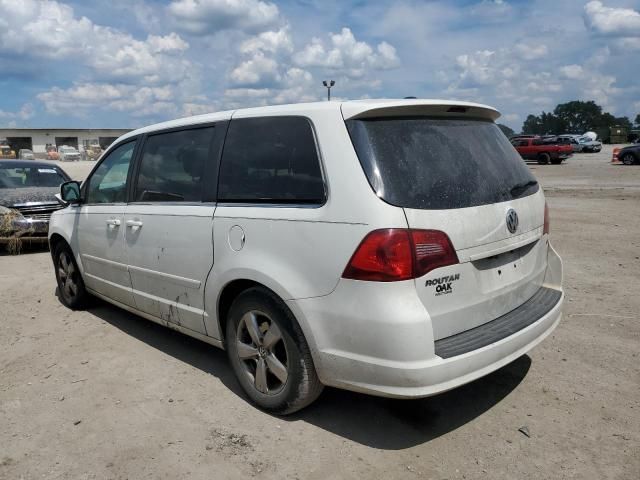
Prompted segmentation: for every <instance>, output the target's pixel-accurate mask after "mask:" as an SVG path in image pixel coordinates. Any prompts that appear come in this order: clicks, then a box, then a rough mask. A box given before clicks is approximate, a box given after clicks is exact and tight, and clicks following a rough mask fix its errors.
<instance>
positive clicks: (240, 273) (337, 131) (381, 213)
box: [206, 109, 407, 343]
mask: <svg viewBox="0 0 640 480" xmlns="http://www.w3.org/2000/svg"><path fill="white" fill-rule="evenodd" d="M243 114H244V115H245V116H251V115H250V112H243ZM280 115H282V114H280ZM307 117H308V118H309V119H310V120H311V122H312V124H313V128H314V131H315V136H316V142H317V147H318V150H319V155H320V158H321V162H322V166H323V170H324V177H325V183H326V188H327V200H326V203H325V204H324V205H322V206H316V207H308V206H306V207H305V206H301V207H298V208H292V207H291V206H276V205H237V204H219V205H218V207H217V209H216V212H215V216H214V232H213V237H214V252H215V253H214V266H213V269H212V271H211V274H210V276H209V280H208V281H207V287H206V298H207V299H208V301H207V306H206V311H207V314H208V319H207V325H206V326H207V333H208V334H209V335H211V336H213V337H215V338H221V337H222V332H221V331H220V326H219V321H218V315H217V306H218V299H219V297H220V294H221V292H222V290H223V289H224V287H225V286H226V285H227V284H229V283H230V282H232V281H233V280H238V279H247V280H253V281H256V282H258V283H261V284H263V285H265V286H266V287H267V288H269V289H271V290H273V291H274V292H275V293H276V294H278V295H279V296H280V297H281V298H282V299H283V300H292V299H300V298H310V297H318V296H323V295H328V294H329V293H331V292H332V291H333V290H334V289H335V287H336V285H337V284H338V281H339V279H340V277H341V275H342V272H343V270H344V268H345V266H346V265H347V262H348V261H349V259H350V258H351V256H352V254H353V252H354V251H355V249H356V248H357V246H358V245H359V243H360V241H361V240H362V239H363V238H364V236H365V235H366V234H367V233H368V232H370V231H371V230H374V229H376V228H383V227H385V228H393V227H400V228H406V226H407V223H406V219H405V217H404V213H403V211H402V209H400V208H397V207H392V206H390V205H387V204H386V203H384V202H382V201H381V200H380V199H379V198H377V197H376V196H375V194H374V193H373V190H372V189H371V187H370V185H369V183H368V182H367V179H366V177H365V175H364V172H363V170H362V167H361V166H360V162H359V160H358V158H357V156H356V153H355V151H354V149H353V146H352V144H351V140H350V138H349V135H348V132H347V129H346V126H345V124H344V120H343V118H342V116H341V114H340V111H339V109H335V110H327V109H319V110H317V111H316V110H313V109H311V110H310V111H307ZM234 118H238V117H234ZM233 227H240V228H241V229H242V230H243V231H244V236H245V241H244V246H243V247H242V249H241V250H239V251H236V250H234V249H233V248H231V244H230V232H231V229H232V228H233ZM299 321H300V323H301V327H302V329H303V331H304V332H305V335H306V336H307V340H308V341H309V342H310V343H313V338H312V334H311V332H310V331H309V329H308V327H307V326H306V325H305V324H304V323H305V322H304V320H303V319H300V318H299Z"/></svg>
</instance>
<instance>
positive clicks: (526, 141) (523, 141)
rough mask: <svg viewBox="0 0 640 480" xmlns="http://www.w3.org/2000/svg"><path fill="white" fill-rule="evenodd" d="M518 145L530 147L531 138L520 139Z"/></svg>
mask: <svg viewBox="0 0 640 480" xmlns="http://www.w3.org/2000/svg"><path fill="white" fill-rule="evenodd" d="M517 146H518V147H528V146H529V140H518V143H517Z"/></svg>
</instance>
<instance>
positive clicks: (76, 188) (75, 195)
mask: <svg viewBox="0 0 640 480" xmlns="http://www.w3.org/2000/svg"><path fill="white" fill-rule="evenodd" d="M60 199H61V200H62V201H63V202H64V203H65V204H67V205H68V204H70V203H80V201H81V198H80V182H76V181H70V182H64V183H63V184H62V185H60Z"/></svg>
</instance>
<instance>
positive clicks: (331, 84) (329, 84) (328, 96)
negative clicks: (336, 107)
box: [322, 80, 336, 101]
mask: <svg viewBox="0 0 640 480" xmlns="http://www.w3.org/2000/svg"><path fill="white" fill-rule="evenodd" d="M335 84H336V82H334V81H333V80H329V81H328V82H327V81H326V80H323V81H322V85H324V86H325V87H327V101H330V100H331V87H333V86H334V85H335Z"/></svg>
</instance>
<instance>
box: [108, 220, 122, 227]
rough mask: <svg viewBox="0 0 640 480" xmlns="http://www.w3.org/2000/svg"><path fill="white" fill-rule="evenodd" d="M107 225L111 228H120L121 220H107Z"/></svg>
mask: <svg viewBox="0 0 640 480" xmlns="http://www.w3.org/2000/svg"><path fill="white" fill-rule="evenodd" d="M107 225H109V227H118V226H120V220H118V219H117V218H110V219H109V220H107Z"/></svg>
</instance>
